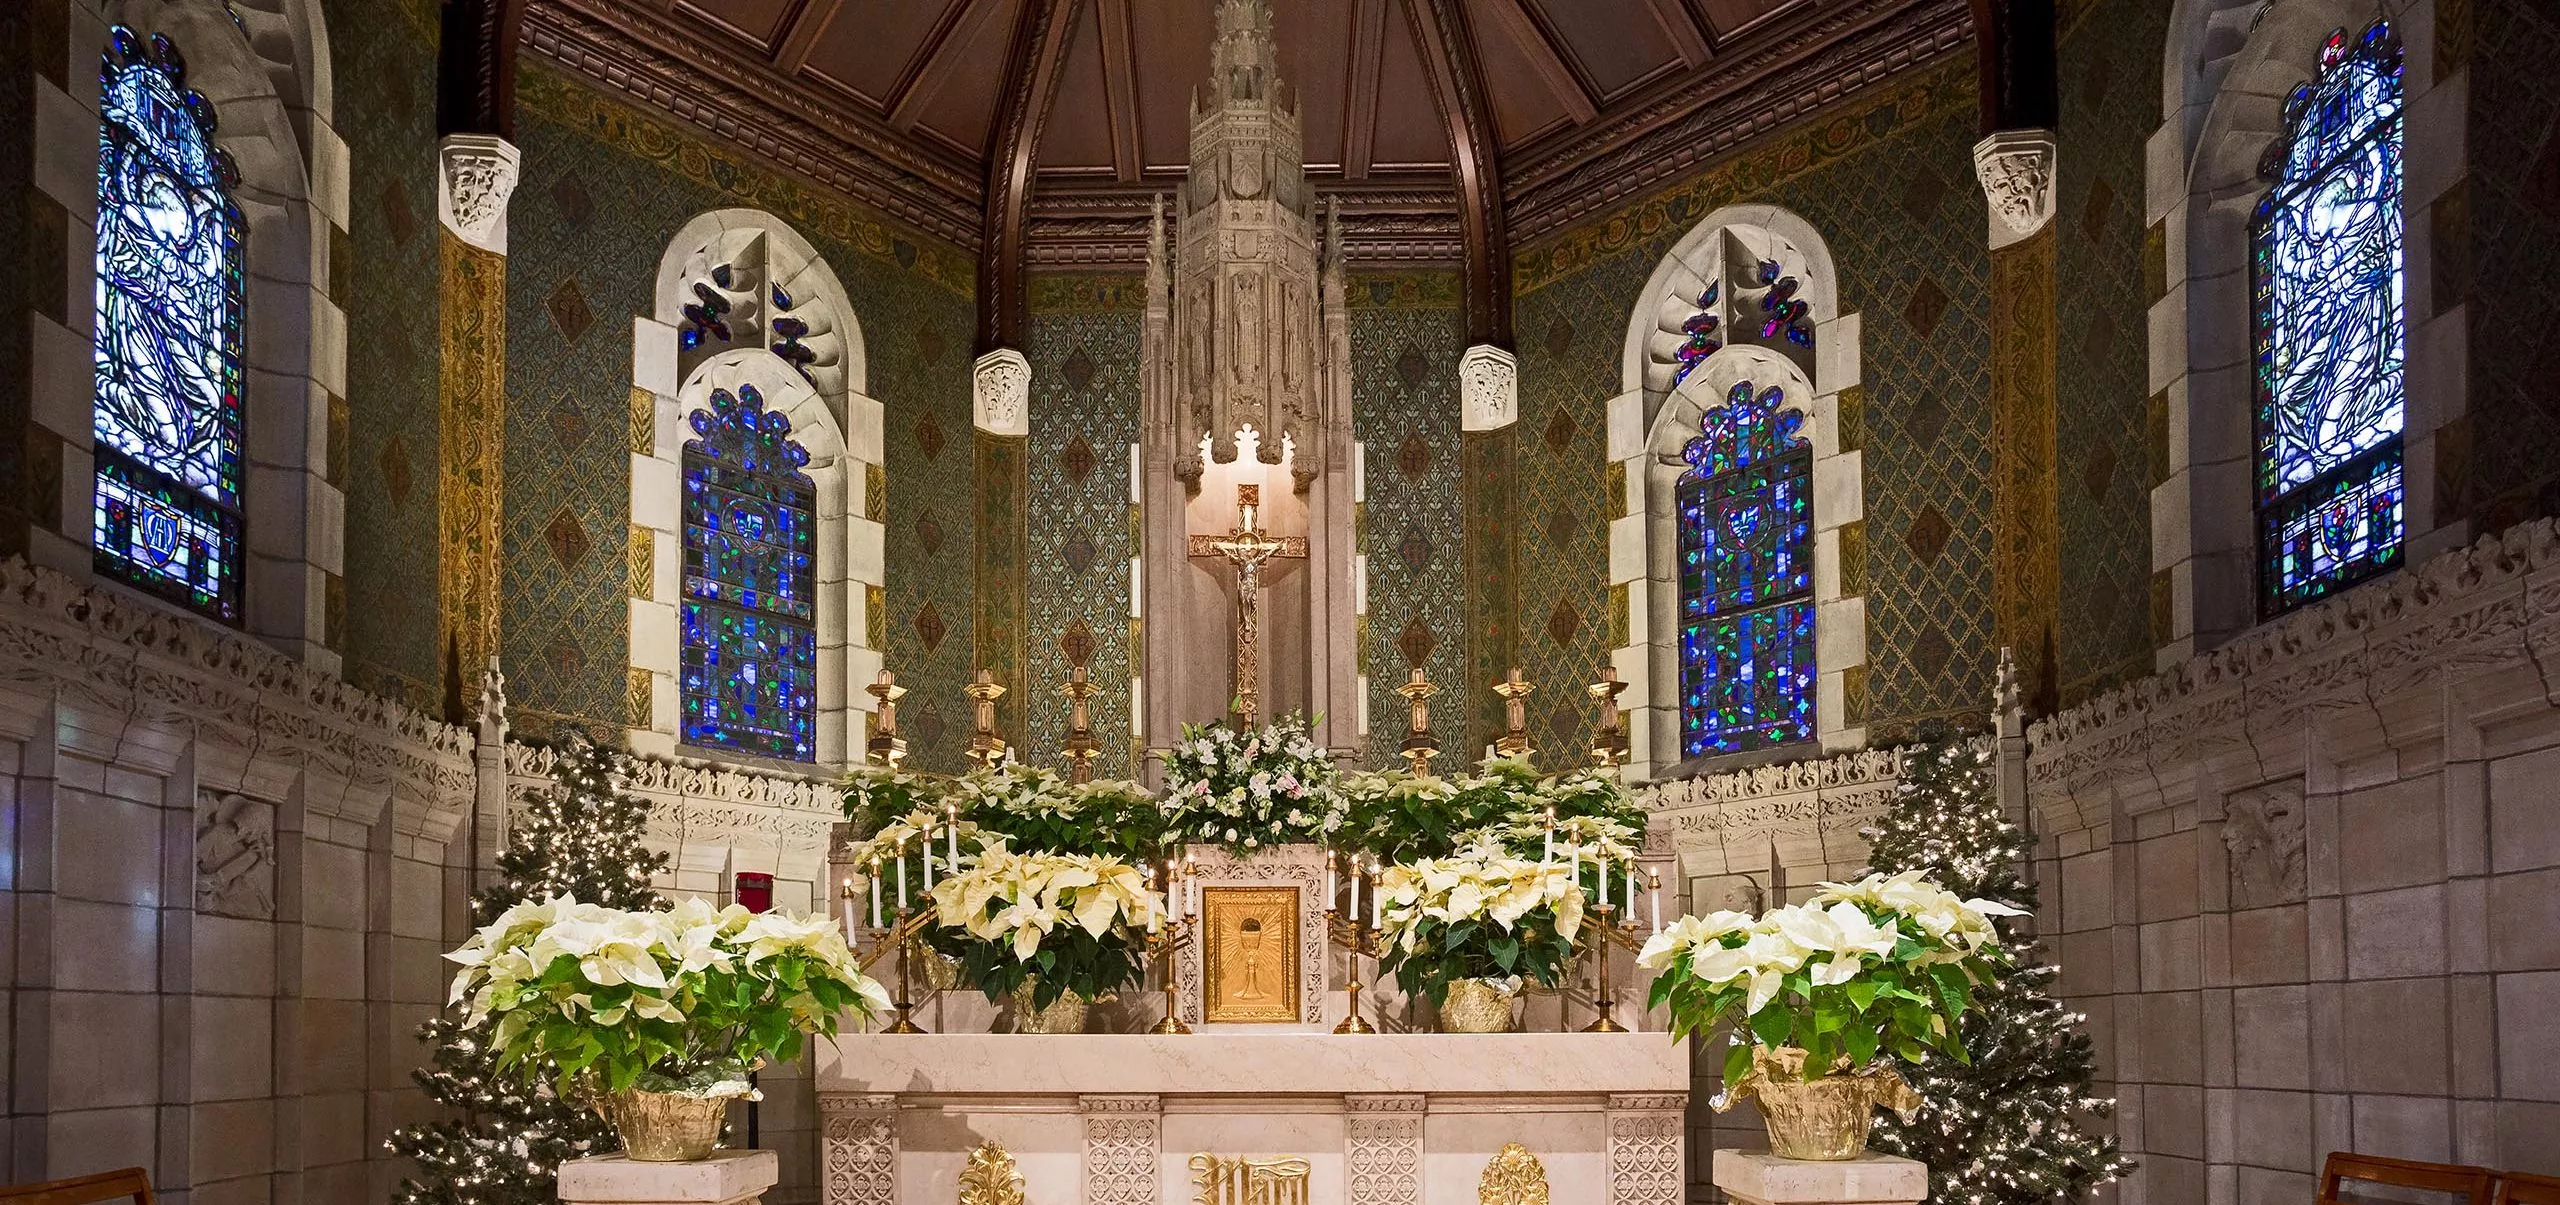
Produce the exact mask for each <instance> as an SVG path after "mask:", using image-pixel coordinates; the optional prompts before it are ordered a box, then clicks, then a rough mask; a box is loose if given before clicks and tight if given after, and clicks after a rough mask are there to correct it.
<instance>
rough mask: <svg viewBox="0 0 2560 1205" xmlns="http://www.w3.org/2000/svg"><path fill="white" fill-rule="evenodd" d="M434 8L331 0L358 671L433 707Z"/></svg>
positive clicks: (369, 681) (351, 675)
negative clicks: (343, 224)
mask: <svg viewBox="0 0 2560 1205" xmlns="http://www.w3.org/2000/svg"><path fill="white" fill-rule="evenodd" d="M434 15H435V14H434V10H433V8H432V7H431V6H422V5H419V4H416V3H410V2H407V0H327V4H326V6H325V16H326V18H327V20H328V24H329V35H330V36H329V53H330V56H331V64H330V66H331V69H332V75H333V77H334V78H335V79H336V81H337V109H336V112H335V114H334V115H333V116H334V121H335V124H336V126H337V129H338V133H339V135H340V136H341V137H343V138H345V139H346V141H347V151H348V158H349V160H350V162H349V165H348V188H347V194H348V217H347V243H346V247H345V249H346V250H347V251H350V252H352V253H353V256H352V261H351V262H349V263H345V264H340V265H337V268H338V271H337V272H336V274H335V275H336V277H337V279H336V280H334V281H333V282H332V285H333V288H332V294H333V295H334V296H336V297H337V298H339V301H340V304H341V305H343V306H344V307H345V308H346V315H347V399H346V400H347V444H346V463H345V464H344V465H343V466H333V468H336V469H337V471H338V478H339V480H340V482H341V484H342V485H343V486H344V488H345V490H346V496H347V526H346V530H347V535H346V541H347V542H346V562H345V568H346V580H347V633H346V677H347V680H348V681H350V682H353V683H355V684H356V685H358V686H362V687H364V688H365V689H367V690H371V691H374V692H376V693H379V694H383V695H388V696H390V697H392V698H395V699H400V700H402V701H404V702H407V703H408V704H409V705H411V706H413V707H419V708H422V709H426V710H430V711H432V710H434V709H435V708H436V707H438V705H439V703H438V700H439V698H440V696H441V692H442V687H441V683H442V680H443V670H442V661H441V656H442V655H441V653H440V651H439V650H438V649H437V647H436V623H437V617H436V603H437V589H436V572H437V536H436V506H437V498H438V496H439V493H440V491H439V490H438V488H437V486H438V479H437V462H438V455H439V446H440V445H439V443H438V440H437V424H438V412H437V397H436V389H437V365H438V358H439V355H440V352H441V348H440V346H439V344H438V340H437V326H436V317H437V314H438V309H437V304H438V299H437V291H438V284H439V279H440V268H439V265H438V260H437V240H438V239H439V237H441V233H440V230H441V228H440V227H439V226H438V224H437V221H436V128H435V96H436V30H435V26H434ZM357 280H361V281H362V287H360V288H355V287H348V288H338V287H334V286H336V285H339V284H341V283H345V282H353V281H357ZM512 668H513V666H512V665H511V666H510V669H512Z"/></svg>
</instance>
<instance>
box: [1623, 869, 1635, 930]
mask: <svg viewBox="0 0 2560 1205" xmlns="http://www.w3.org/2000/svg"><path fill="white" fill-rule="evenodd" d="M1620 903H1621V904H1623V905H1624V910H1625V912H1626V914H1627V923H1628V924H1629V925H1633V924H1635V923H1636V864H1635V863H1633V862H1629V863H1627V898H1626V899H1624V900H1622V901H1620Z"/></svg>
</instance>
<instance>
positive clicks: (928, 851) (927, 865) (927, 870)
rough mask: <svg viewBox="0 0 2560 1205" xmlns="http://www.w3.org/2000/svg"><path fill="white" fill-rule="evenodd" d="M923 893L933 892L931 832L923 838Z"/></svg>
mask: <svg viewBox="0 0 2560 1205" xmlns="http://www.w3.org/2000/svg"><path fill="white" fill-rule="evenodd" d="M924 893H925V894H926V895H932V894H933V834H931V833H927V834H925V838H924Z"/></svg>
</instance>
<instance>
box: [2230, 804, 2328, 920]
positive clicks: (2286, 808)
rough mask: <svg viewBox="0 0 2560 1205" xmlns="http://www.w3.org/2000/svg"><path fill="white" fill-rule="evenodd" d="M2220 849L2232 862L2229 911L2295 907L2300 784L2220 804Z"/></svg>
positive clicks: (2301, 892)
mask: <svg viewBox="0 0 2560 1205" xmlns="http://www.w3.org/2000/svg"><path fill="white" fill-rule="evenodd" d="M2222 811H2223V823H2222V847H2223V849H2224V850H2225V851H2226V852H2227V853H2229V854H2230V857H2231V906H2232V907H2233V908H2234V909H2243V908H2264V907H2268V906H2270V905H2274V904H2293V903H2300V902H2301V901H2302V899H2303V898H2304V896H2305V895H2306V894H2308V892H2307V890H2306V888H2305V883H2304V879H2303V868H2302V856H2303V825H2302V780H2301V779H2299V778H2289V779H2286V780H2284V781H2283V782H2271V783H2268V784H2266V785H2264V786H2256V787H2251V788H2249V789H2247V790H2245V791H2234V792H2232V793H2231V794H2230V796H2228V797H2227V798H2225V799H2224V800H2223V803H2222Z"/></svg>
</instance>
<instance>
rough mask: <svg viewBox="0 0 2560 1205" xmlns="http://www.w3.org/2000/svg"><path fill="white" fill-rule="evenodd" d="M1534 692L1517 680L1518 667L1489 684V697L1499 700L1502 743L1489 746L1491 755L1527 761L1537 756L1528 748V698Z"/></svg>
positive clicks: (1518, 676)
mask: <svg viewBox="0 0 2560 1205" xmlns="http://www.w3.org/2000/svg"><path fill="white" fill-rule="evenodd" d="M1537 689H1538V688H1537V687H1536V686H1534V685H1532V684H1531V683H1530V682H1529V680H1528V679H1527V678H1523V677H1521V676H1520V669H1519V667H1518V666H1513V667H1512V669H1511V672H1510V674H1508V675H1507V676H1505V677H1504V678H1503V679H1502V681H1500V682H1496V683H1494V684H1493V693H1495V694H1497V695H1500V696H1502V723H1503V728H1504V729H1505V731H1504V732H1503V734H1502V739H1500V740H1498V741H1495V742H1494V743H1493V751H1494V752H1496V753H1499V754H1501V755H1502V756H1504V757H1527V756H1529V755H1530V754H1532V753H1535V752H1537V750H1536V749H1535V748H1533V747H1532V746H1531V745H1530V744H1529V696H1530V695H1531V694H1532V693H1534V692H1535V691H1536V690H1537Z"/></svg>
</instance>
